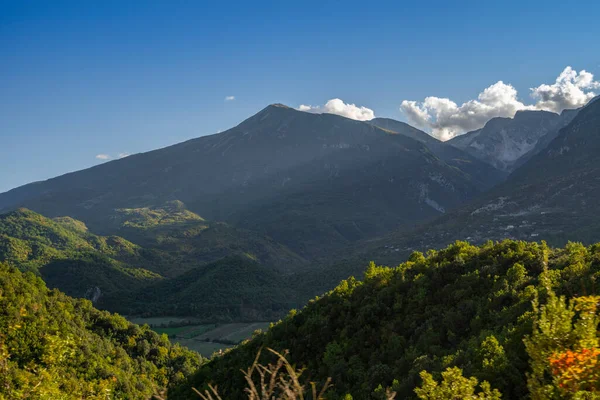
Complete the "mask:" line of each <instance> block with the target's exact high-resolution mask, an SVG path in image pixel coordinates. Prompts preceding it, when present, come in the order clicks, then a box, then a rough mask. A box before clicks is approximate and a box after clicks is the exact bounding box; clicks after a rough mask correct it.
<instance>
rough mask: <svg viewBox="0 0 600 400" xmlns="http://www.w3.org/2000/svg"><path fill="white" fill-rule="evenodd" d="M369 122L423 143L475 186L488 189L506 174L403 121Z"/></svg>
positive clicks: (374, 120) (377, 120)
mask: <svg viewBox="0 0 600 400" xmlns="http://www.w3.org/2000/svg"><path fill="white" fill-rule="evenodd" d="M369 123H370V124H373V125H375V126H378V127H380V128H382V129H386V130H388V131H390V132H395V133H398V134H400V135H404V136H408V137H411V138H413V139H415V140H418V141H420V142H422V143H425V144H426V145H427V147H428V148H429V149H430V150H431V151H432V152H433V154H435V155H436V156H437V157H438V158H440V159H441V160H443V161H444V162H445V163H447V164H448V165H450V166H453V167H455V168H458V169H460V170H461V171H463V172H465V173H466V174H468V175H469V176H471V177H472V179H473V181H474V182H475V183H476V184H477V186H478V187H479V188H481V189H483V190H487V189H490V188H491V187H493V186H494V185H496V184H497V183H499V182H501V181H502V180H504V178H506V176H507V173H506V172H504V171H501V170H499V169H497V168H495V167H494V166H491V165H490V164H488V163H486V162H484V161H481V160H479V159H478V158H477V157H474V156H472V155H471V154H470V153H468V152H467V151H464V150H461V149H460V148H458V147H457V146H453V145H451V143H448V142H442V141H440V140H437V139H436V138H434V137H432V136H431V135H429V134H427V133H425V132H423V131H421V130H419V129H416V128H414V127H412V126H410V125H408V124H406V123H404V122H400V121H396V120H393V119H389V118H375V119H372V120H371V121H369Z"/></svg>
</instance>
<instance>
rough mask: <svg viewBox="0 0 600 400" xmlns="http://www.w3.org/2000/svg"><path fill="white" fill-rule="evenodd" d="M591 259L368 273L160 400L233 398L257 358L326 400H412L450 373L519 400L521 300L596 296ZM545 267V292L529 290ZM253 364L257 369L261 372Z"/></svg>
mask: <svg viewBox="0 0 600 400" xmlns="http://www.w3.org/2000/svg"><path fill="white" fill-rule="evenodd" d="M598 257H600V246H599V245H594V246H591V247H590V248H585V247H584V246H581V245H578V244H570V245H568V246H567V247H566V248H565V249H548V248H547V247H546V246H545V245H544V244H537V243H527V242H516V241H504V242H502V243H496V244H493V243H488V244H486V245H484V246H482V247H474V246H471V245H469V244H468V243H464V242H459V243H456V244H454V245H452V246H450V247H448V248H446V249H443V250H440V251H433V250H431V251H430V252H428V253H427V257H425V256H424V255H423V254H422V253H414V254H413V255H411V256H410V258H409V260H408V261H406V262H404V263H402V264H400V265H399V266H398V267H397V268H384V267H376V266H375V265H372V266H370V267H369V269H368V270H367V272H366V273H365V278H364V281H363V282H359V281H357V280H355V279H354V278H350V279H348V280H346V281H343V282H341V283H340V284H339V285H338V286H337V287H336V288H335V289H334V290H332V291H331V292H329V293H327V294H326V295H324V296H323V297H321V298H317V299H315V300H314V301H311V302H310V303H309V304H308V305H307V306H306V307H305V308H304V309H302V310H301V311H298V312H296V311H292V312H290V314H289V315H288V317H287V318H285V319H284V320H283V321H281V322H280V323H278V324H275V325H274V326H273V327H272V328H271V329H270V330H269V331H268V332H266V333H265V334H262V335H259V336H257V337H255V338H253V339H252V340H251V341H250V342H248V343H246V344H244V345H242V346H240V347H238V348H236V349H234V350H232V351H230V352H228V353H227V354H225V355H224V356H222V357H219V358H216V359H213V360H211V361H210V362H209V363H208V364H207V365H205V366H204V367H203V368H201V370H200V371H199V372H198V373H197V374H196V375H195V376H194V377H193V378H192V379H191V381H190V382H189V383H187V384H185V385H182V386H180V387H179V388H178V389H177V390H174V391H173V392H172V398H174V399H180V398H181V399H183V398H188V395H187V393H189V390H190V389H189V387H190V386H194V387H196V388H202V387H205V385H207V384H209V383H212V384H214V385H217V386H218V388H219V390H220V394H221V395H222V396H223V398H227V399H242V398H244V395H245V394H244V393H243V391H242V390H243V387H245V385H244V377H243V375H242V374H241V373H239V374H235V373H232V371H239V370H240V369H244V370H245V368H247V366H249V365H251V364H252V362H253V361H254V357H255V356H256V353H257V352H258V350H259V349H260V348H274V349H275V350H277V351H284V350H286V349H288V350H289V354H290V358H291V362H292V363H294V364H295V365H297V366H298V367H304V368H306V371H305V372H304V374H303V378H304V379H305V382H309V381H314V382H317V383H322V382H323V381H324V380H325V379H326V378H327V377H331V378H332V382H333V389H332V392H333V393H331V395H332V398H343V396H344V395H345V394H347V393H350V394H351V395H352V397H353V398H355V399H369V398H381V397H377V396H375V393H373V392H374V391H375V390H376V389H377V387H378V386H379V385H382V387H383V388H385V387H386V386H391V387H393V390H394V391H395V392H396V393H397V396H396V398H401V399H411V398H416V395H415V393H414V391H413V390H414V388H415V387H417V386H418V385H419V384H420V383H421V379H420V378H419V373H420V372H421V371H423V370H427V371H429V372H430V373H433V374H435V375H436V376H439V375H438V374H439V373H440V372H442V371H444V370H445V369H446V368H448V367H453V366H457V367H460V368H462V369H463V370H464V372H465V376H474V377H476V378H477V379H479V380H480V381H481V380H487V381H489V382H490V384H491V386H492V387H494V388H498V389H499V390H500V392H501V393H502V395H503V397H502V398H507V399H517V398H526V397H527V393H528V388H527V384H526V373H527V372H528V371H529V363H528V361H529V359H528V358H529V357H528V354H527V353H526V351H525V346H524V343H523V338H524V336H525V335H527V334H529V333H531V331H532V322H533V319H534V313H533V312H532V311H533V307H532V302H533V300H534V299H536V298H538V299H539V301H540V302H541V304H543V303H544V301H545V298H546V296H547V293H548V292H547V289H546V285H547V284H551V285H552V287H553V288H554V290H555V291H557V292H558V293H559V294H565V295H567V296H574V295H577V294H581V293H585V294H586V295H590V294H593V293H597V292H598V288H597V287H596V285H595V284H594V278H593V277H596V276H597V274H598V263H597V260H598ZM546 267H547V268H548V270H549V272H548V273H547V282H548V283H544V282H543V281H542V280H541V279H540V278H541V274H542V272H543V271H544V269H545V268H546ZM562 317H564V316H562ZM265 353H266V352H265ZM265 353H263V359H262V360H261V362H263V363H266V362H272V359H269V358H267V357H266V356H264V354H265ZM440 398H446V397H440Z"/></svg>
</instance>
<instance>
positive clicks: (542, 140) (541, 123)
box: [448, 110, 576, 172]
mask: <svg viewBox="0 0 600 400" xmlns="http://www.w3.org/2000/svg"><path fill="white" fill-rule="evenodd" d="M575 115H576V112H575V111H574V110H568V111H565V112H563V113H562V114H560V115H559V114H554V113H551V112H547V111H519V112H517V114H515V117H514V118H493V119H491V120H490V121H488V123H487V124H486V125H485V126H484V127H483V128H481V129H478V130H476V131H472V132H468V133H466V134H464V135H461V136H457V137H455V138H453V139H452V140H450V141H449V142H448V143H449V144H451V145H453V146H455V147H457V148H459V149H462V150H464V151H466V152H468V153H469V154H471V155H472V156H474V157H476V158H478V159H479V160H481V161H484V162H486V163H488V164H490V165H492V166H494V167H496V168H498V169H500V170H502V171H507V172H511V171H513V170H514V169H516V168H517V167H518V166H520V165H521V164H522V161H521V160H522V159H523V158H530V157H531V155H533V154H536V153H537V152H539V151H540V150H541V148H543V147H545V146H547V145H548V143H550V141H551V140H552V139H554V138H555V137H556V136H557V135H558V132H559V131H560V129H561V128H563V127H564V126H566V125H567V124H568V123H569V122H571V120H572V119H573V117H574V116H575Z"/></svg>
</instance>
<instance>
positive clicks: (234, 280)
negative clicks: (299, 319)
mask: <svg viewBox="0 0 600 400" xmlns="http://www.w3.org/2000/svg"><path fill="white" fill-rule="evenodd" d="M132 297H133V298H134V299H135V301H134V302H133V304H132V305H130V306H129V311H131V312H133V313H135V314H153V315H182V316H186V317H195V318H200V319H204V320H207V321H211V322H213V321H236V322H239V321H262V320H265V321H269V320H276V319H278V318H280V317H281V316H282V315H284V313H285V312H287V311H288V310H289V309H291V308H294V307H298V305H299V301H298V295H297V293H296V292H295V290H294V289H293V288H292V285H291V284H290V282H289V281H288V280H287V279H285V277H282V275H281V274H279V273H278V272H276V271H274V270H272V269H268V268H265V267H264V266H263V265H261V264H259V263H258V262H256V261H255V260H254V259H252V257H251V256H231V257H226V258H223V259H221V260H219V261H216V262H213V263H210V264H206V265H203V266H199V267H196V268H195V269H192V270H190V271H188V272H186V273H184V274H182V275H180V276H178V277H176V278H173V279H170V280H163V281H161V282H157V283H156V284H154V285H151V286H149V287H145V288H143V289H142V290H140V291H139V292H137V293H134V294H133V295H132ZM303 300H304V298H303ZM115 307H118V306H117V305H115ZM116 309H117V310H118V308H116Z"/></svg>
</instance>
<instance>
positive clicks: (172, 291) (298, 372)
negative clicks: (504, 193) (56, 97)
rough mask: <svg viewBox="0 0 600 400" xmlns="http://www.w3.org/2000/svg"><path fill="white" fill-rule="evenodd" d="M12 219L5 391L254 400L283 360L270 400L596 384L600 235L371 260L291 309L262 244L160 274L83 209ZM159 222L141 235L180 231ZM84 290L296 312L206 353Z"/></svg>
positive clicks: (497, 393) (230, 314) (448, 394)
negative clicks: (263, 257)
mask: <svg viewBox="0 0 600 400" xmlns="http://www.w3.org/2000/svg"><path fill="white" fill-rule="evenodd" d="M1 218H2V220H1V221H0V222H1V223H0V246H1V247H0V265H1V266H0V370H1V374H0V375H1V378H0V399H20V398H36V399H37V398H39V399H80V398H85V399H88V398H89V399H96V398H97V399H149V398H151V396H158V397H155V398H161V399H165V398H168V399H176V400H177V399H196V398H200V397H199V394H198V393H200V394H202V396H205V398H209V399H218V398H222V399H245V398H248V397H249V396H250V395H251V394H250V392H249V391H248V390H247V389H248V388H249V387H250V386H249V382H253V383H255V384H259V382H260V374H259V372H262V373H263V374H265V373H267V372H265V371H271V372H273V371H275V370H274V369H273V368H275V369H277V368H279V369H277V371H276V372H274V375H273V376H276V375H277V374H278V376H279V378H278V379H279V380H277V382H280V383H279V384H278V385H276V386H274V387H273V388H272V391H271V392H270V396H271V397H269V398H273V396H274V398H290V399H291V398H312V396H317V397H319V396H320V397H322V398H324V399H328V400H337V399H350V398H354V399H375V400H377V399H386V400H389V399H391V398H396V399H417V398H418V399H459V398H483V399H499V398H503V399H512V398H532V399H590V398H596V397H594V396H595V393H596V392H597V391H598V390H600V364H598V357H599V356H600V348H599V345H598V334H597V328H598V323H599V320H598V318H599V317H598V315H597V312H596V311H597V310H596V308H597V305H598V302H599V299H598V298H597V297H594V296H595V295H596V294H598V289H597V282H596V281H597V279H598V276H599V274H600V244H597V245H592V246H589V247H586V246H584V245H582V244H579V243H568V244H567V245H566V246H565V247H564V248H552V247H549V246H547V245H546V244H545V243H544V242H541V243H535V242H524V241H515V240H505V241H502V242H488V243H485V244H483V245H481V246H474V245H471V244H469V243H467V242H456V243H454V244H452V245H450V246H448V247H447V248H444V249H441V250H439V251H436V250H429V251H428V252H427V253H425V254H423V253H420V252H413V253H412V255H410V256H409V257H408V259H407V260H406V261H405V262H403V263H401V264H400V265H398V266H396V267H385V266H378V265H376V264H375V263H371V264H370V265H369V266H368V268H366V270H365V271H364V275H363V276H358V277H357V278H355V277H350V278H348V279H345V280H343V281H341V282H340V283H339V284H338V285H337V287H335V288H334V289H333V290H331V291H329V292H327V293H325V294H324V295H322V296H319V297H316V298H314V299H313V300H310V301H309V302H308V304H307V305H305V306H304V308H302V309H292V310H291V311H287V310H289V309H290V308H291V307H293V306H294V305H295V304H303V303H302V301H301V299H300V296H299V295H298V292H296V291H295V290H298V289H294V286H292V285H291V279H289V278H288V279H289V280H288V281H282V279H281V273H280V272H276V271H274V270H273V269H270V268H266V267H265V265H264V264H263V263H261V262H260V260H259V259H257V257H256V256H253V255H252V254H238V255H232V256H231V257H226V258H221V259H220V260H218V261H214V262H207V263H204V264H200V265H198V266H195V267H189V268H187V270H184V271H180V273H179V274H178V275H174V276H169V277H165V276H164V275H162V274H161V273H160V272H161V268H166V267H165V266H164V265H166V264H163V263H164V262H165V261H164V259H158V260H157V259H156V258H154V261H152V260H153V259H152V257H149V256H148V252H147V250H146V249H145V248H144V247H141V246H140V245H138V244H134V243H132V242H129V241H128V240H126V239H123V238H121V237H117V236H108V237H104V236H96V235H94V234H91V233H90V232H88V231H87V229H86V228H85V225H83V224H82V223H81V222H78V221H76V220H73V219H70V218H58V219H53V220H51V219H47V218H45V217H43V216H41V215H39V214H36V213H33V212H31V211H28V210H19V211H16V212H14V213H10V214H5V215H3V216H2V217H1ZM196 222H197V221H196V219H194V221H192V223H196ZM200 222H202V223H204V222H203V221H200ZM188 223H190V221H186V224H188ZM152 226H153V227H152V228H146V227H145V228H143V229H156V225H152ZM136 229H137V228H136ZM165 229H166V228H165V227H164V226H161V227H160V232H162V235H163V236H160V235H156V234H153V236H150V233H147V234H148V235H149V236H147V238H148V240H149V241H150V240H157V238H159V237H162V238H163V239H161V240H165V238H167V237H173V238H176V236H174V234H172V233H168V232H169V231H168V230H166V231H165ZM164 235H173V236H164ZM153 238H154V239H153ZM178 240H179V239H173V240H167V242H168V243H170V244H169V245H173V243H178V242H177V241H178ZM186 240H187V239H186ZM165 246H167V245H162V249H163V250H160V251H165V250H164V249H165V248H166V247H165ZM154 254H155V255H156V254H163V253H160V252H159V250H156V252H154ZM164 254H166V255H165V258H166V259H170V258H169V257H173V255H174V254H176V253H175V252H170V253H169V252H167V253H164ZM190 257H191V256H190ZM341 264H343V262H342V263H341ZM146 267H147V268H146ZM340 268H341V267H340ZM352 268H355V267H354V266H349V267H348V270H352ZM314 273H316V272H314ZM310 275H311V273H310V270H306V269H304V270H301V273H299V274H298V275H296V277H305V278H306V280H305V281H303V282H295V287H296V288H303V290H304V291H305V292H308V291H309V290H311V289H310V286H311V282H317V281H318V279H317V278H316V277H315V276H312V277H311V276H310ZM284 276H285V274H284ZM46 285H48V287H58V288H59V289H60V291H59V289H49V288H47V287H46ZM90 285H93V286H96V287H102V291H103V294H102V296H104V297H103V299H102V301H100V302H98V303H97V304H96V305H97V306H99V307H105V308H108V309H111V310H113V311H120V312H123V313H127V312H128V311H131V310H137V311H138V313H137V314H138V315H140V314H143V313H144V312H146V313H147V314H149V315H160V314H161V313H168V314H181V315H195V316H197V318H198V319H197V320H198V321H200V320H204V319H209V318H214V313H215V311H217V312H218V313H219V315H220V318H221V320H237V321H240V320H243V319H247V320H255V321H256V320H260V318H265V317H267V318H270V319H271V320H272V321H275V320H277V319H279V316H282V315H286V313H287V316H285V317H283V318H281V320H279V321H278V322H275V323H272V324H271V326H270V328H269V329H268V330H267V331H266V332H261V331H257V332H255V334H254V335H253V337H252V338H251V339H250V340H246V341H244V342H242V343H241V344H240V345H238V346H235V347H233V348H232V349H229V350H227V351H225V352H224V353H223V354H217V355H214V356H213V358H212V359H210V360H206V359H203V358H202V357H201V356H200V355H198V354H197V353H195V352H193V351H191V350H188V349H186V348H183V347H181V346H179V345H173V344H171V343H170V342H169V339H168V337H167V336H166V335H159V334H157V333H155V332H154V331H152V330H151V329H150V327H148V326H147V325H144V326H139V325H135V324H132V323H130V322H128V321H127V320H126V319H125V318H123V317H121V316H119V315H116V314H111V313H109V312H108V311H102V310H99V309H97V308H96V307H95V305H94V304H92V302H90V301H88V300H85V299H75V298H73V297H69V295H72V296H74V297H84V296H87V295H89V293H85V291H84V289H85V288H86V287H89V286H90ZM312 290H317V289H315V288H314V287H313V288H312ZM63 291H64V292H66V294H64V293H63ZM132 293H133V294H132ZM257 310H258V311H257ZM257 355H259V356H258V357H257ZM243 371H244V372H243ZM271 372H269V373H271ZM249 377H250V378H249ZM311 383H312V384H314V385H315V392H314V395H313V394H312V392H311V387H312V386H311ZM285 385H288V386H289V387H288V386H285ZM259 386H260V385H258V386H256V387H259ZM267 386H268V385H267ZM265 387H266V386H265ZM285 388H287V389H285ZM290 388H292V389H293V390H292V389H290ZM316 388H324V389H326V390H324V391H323V392H322V393H321V394H319V392H318V391H316ZM267 389H268V388H267ZM284 389H285V390H288V389H289V390H292V392H290V393H293V396H296V397H285V396H284V395H283V391H285V390H284ZM213 390H214V391H213ZM257 390H258V389H257ZM457 394H459V395H457ZM255 395H256V396H258V397H256V398H261V397H260V394H258V393H257V394H255ZM206 396H208V397H206ZM216 396H219V397H216ZM457 396H459V397H457ZM250 398H252V397H250Z"/></svg>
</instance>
